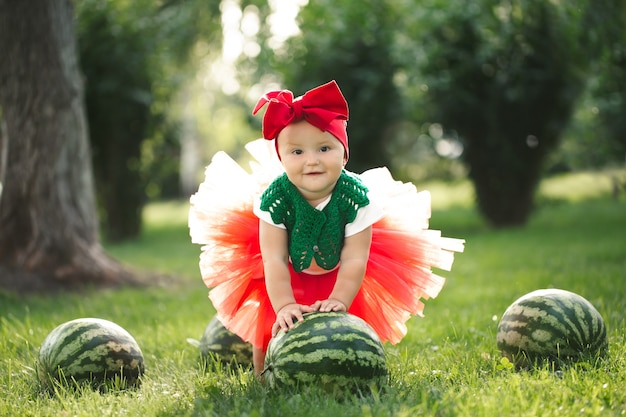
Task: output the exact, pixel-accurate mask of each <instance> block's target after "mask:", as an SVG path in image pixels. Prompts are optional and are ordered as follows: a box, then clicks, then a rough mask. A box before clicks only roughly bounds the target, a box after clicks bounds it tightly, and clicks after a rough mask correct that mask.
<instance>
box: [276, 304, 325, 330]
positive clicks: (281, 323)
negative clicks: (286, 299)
mask: <svg viewBox="0 0 626 417" xmlns="http://www.w3.org/2000/svg"><path fill="white" fill-rule="evenodd" d="M313 311H315V310H314V309H313V307H311V306H306V305H302V304H296V303H292V304H287V305H286V306H284V307H282V308H281V309H280V310H278V313H276V321H275V322H274V325H273V326H272V337H273V336H276V334H277V333H278V331H279V330H281V329H282V330H284V331H285V332H288V331H289V329H293V326H294V324H293V321H294V319H295V320H297V321H304V317H303V313H312V312H313Z"/></svg>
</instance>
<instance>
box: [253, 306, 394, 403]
mask: <svg viewBox="0 0 626 417" xmlns="http://www.w3.org/2000/svg"><path fill="white" fill-rule="evenodd" d="M387 375H388V370H387V362H386V358H385V351H384V349H383V346H382V344H381V341H380V339H379V337H378V335H377V334H376V333H375V332H374V330H373V329H372V328H371V327H370V326H369V325H368V324H367V323H366V322H365V321H363V320H362V319H360V318H359V317H356V316H354V315H352V314H349V313H346V312H314V313H308V314H305V315H304V321H302V322H297V323H296V324H295V326H294V328H293V329H291V330H289V331H288V332H284V331H279V332H278V334H277V335H276V336H275V337H273V338H272V339H271V340H270V343H269V346H268V348H267V354H266V356H265V369H264V370H263V372H262V373H261V377H262V378H263V380H264V381H265V382H266V383H267V384H268V385H269V386H270V387H272V388H275V387H296V388H297V387H298V386H302V385H307V384H315V385H318V386H320V387H322V388H323V389H324V390H326V391H332V392H336V391H337V390H340V391H342V390H345V389H346V388H347V389H352V388H356V389H363V390H367V389H369V388H370V387H371V386H380V385H381V384H382V383H384V382H385V381H386V380H387Z"/></svg>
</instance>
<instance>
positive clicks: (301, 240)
mask: <svg viewBox="0 0 626 417" xmlns="http://www.w3.org/2000/svg"><path fill="white" fill-rule="evenodd" d="M367 191H368V190H367V187H366V186H365V185H364V184H363V183H362V182H361V180H360V179H359V178H357V177H356V176H355V175H353V174H351V173H349V172H347V171H345V170H343V171H342V173H341V175H340V176H339V180H338V181H337V185H336V186H335V189H334V190H333V194H332V196H331V198H330V201H329V202H328V204H327V205H326V207H324V209H323V210H318V209H316V208H315V207H313V206H311V205H310V204H309V203H308V202H307V201H306V200H305V198H304V197H302V195H301V194H300V192H299V191H298V189H297V188H296V186H295V185H293V184H292V183H291V181H289V179H288V178H287V174H283V175H281V176H279V177H278V178H276V179H275V180H274V181H273V182H272V183H271V184H270V185H269V187H268V188H267V189H266V190H265V192H264V193H263V195H262V196H261V210H263V211H267V212H269V213H270V215H271V217H272V221H273V222H274V223H276V224H284V225H285V227H286V228H287V233H288V235H289V256H290V257H291V262H292V265H293V268H294V269H295V271H296V272H301V271H303V270H305V269H307V268H308V267H309V266H310V265H311V260H312V259H313V258H315V262H316V263H317V264H318V265H319V266H320V267H321V268H323V269H325V270H332V269H333V268H335V267H336V266H337V264H338V263H339V258H340V256H341V249H342V248H343V239H344V235H345V227H346V224H348V223H350V222H353V221H354V219H355V218H356V214H357V211H358V209H359V208H360V207H365V206H367V205H368V204H369V199H368V198H367Z"/></svg>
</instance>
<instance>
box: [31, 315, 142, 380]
mask: <svg viewBox="0 0 626 417" xmlns="http://www.w3.org/2000/svg"><path fill="white" fill-rule="evenodd" d="M143 372H144V363H143V354H142V353H141V349H140V348H139V345H137V342H136V341H135V339H134V338H133V337H132V336H131V335H130V334H129V333H128V332H127V331H126V330H124V329H123V328H122V327H120V326H118V325H117V324H115V323H113V322H110V321H107V320H102V319H97V318H81V319H76V320H72V321H68V322H66V323H63V324H61V325H59V326H58V327H56V328H55V329H54V330H52V332H50V334H48V336H46V338H45V339H44V341H43V343H42V345H41V348H40V349H39V362H38V364H37V375H38V377H39V380H40V381H41V383H42V384H43V385H44V386H45V387H51V386H52V385H53V383H54V381H55V380H57V381H62V382H63V381H68V382H70V381H72V380H73V381H75V382H83V381H89V382H91V383H92V385H93V386H94V387H95V386H98V385H101V384H102V383H104V382H105V381H107V380H115V379H116V378H121V380H122V381H123V383H124V384H125V386H126V387H133V386H137V385H139V383H140V378H139V377H140V376H141V375H142V374H143Z"/></svg>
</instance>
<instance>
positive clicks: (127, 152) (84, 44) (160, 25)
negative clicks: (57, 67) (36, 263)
mask: <svg viewBox="0 0 626 417" xmlns="http://www.w3.org/2000/svg"><path fill="white" fill-rule="evenodd" d="M218 6H219V0H212V1H208V2H207V1H200V0H191V1H189V0H169V1H165V2H155V1H153V0H136V1H133V2H128V1H123V0H108V1H100V0H81V1H80V2H77V22H78V26H77V33H78V45H79V51H80V62H81V67H82V69H83V72H84V74H85V83H86V93H85V95H86V99H85V100H86V105H87V116H88V122H89V129H90V138H91V143H92V147H93V166H94V173H95V179H96V190H97V196H98V202H99V207H100V208H101V213H100V214H101V220H102V223H103V231H104V233H105V237H106V238H107V239H109V240H121V239H126V238H132V237H136V236H137V235H138V234H139V233H140V230H141V212H142V208H143V206H144V203H145V201H146V189H147V188H148V185H152V189H154V188H155V187H158V188H159V191H160V190H161V189H162V188H164V187H165V188H167V183H168V182H169V183H170V184H171V182H172V178H174V180H173V182H174V183H177V179H178V155H179V143H178V138H177V135H176V133H177V132H176V130H177V126H176V125H173V124H172V123H171V119H169V118H168V114H167V113H168V111H169V110H170V106H169V103H170V102H171V100H172V97H173V95H174V93H175V92H176V91H177V90H178V89H179V88H180V86H181V84H182V82H184V81H185V80H186V79H187V78H191V77H193V72H192V67H191V66H190V61H191V60H190V51H191V49H192V47H193V46H194V45H195V43H196V42H197V40H198V39H199V38H202V39H203V40H204V41H206V42H209V43H214V42H215V41H216V40H218V39H219V36H216V35H217V34H219V10H218ZM148 139H149V142H150V143H149V144H147V143H146V141H147V140H148ZM146 148H148V149H149V150H150V152H149V153H148V154H147V155H148V157H149V159H148V160H146V154H145V153H144V152H143V151H144V150H145V149H146ZM171 187H172V186H171V185H170V188H171ZM153 194H158V192H154V193H153Z"/></svg>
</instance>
